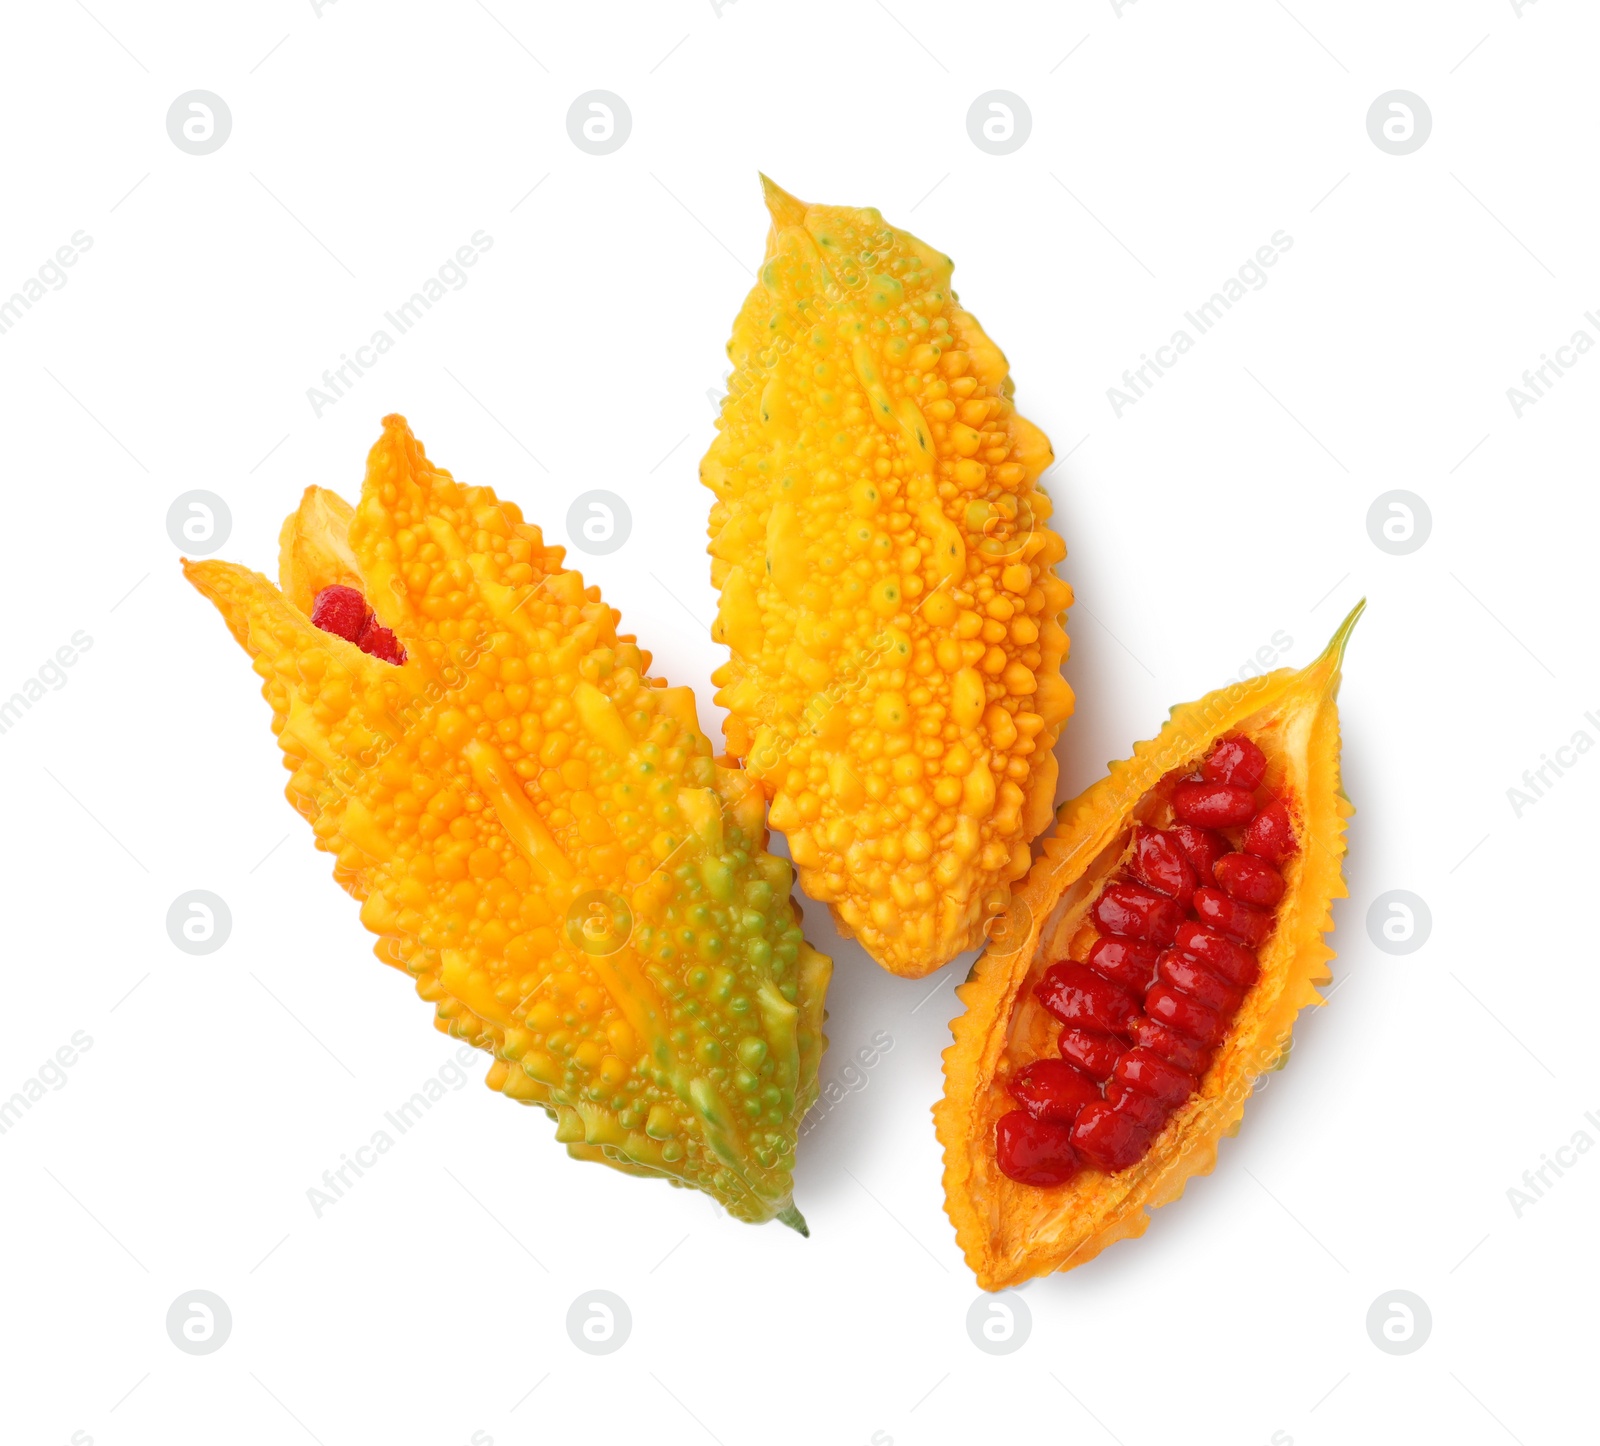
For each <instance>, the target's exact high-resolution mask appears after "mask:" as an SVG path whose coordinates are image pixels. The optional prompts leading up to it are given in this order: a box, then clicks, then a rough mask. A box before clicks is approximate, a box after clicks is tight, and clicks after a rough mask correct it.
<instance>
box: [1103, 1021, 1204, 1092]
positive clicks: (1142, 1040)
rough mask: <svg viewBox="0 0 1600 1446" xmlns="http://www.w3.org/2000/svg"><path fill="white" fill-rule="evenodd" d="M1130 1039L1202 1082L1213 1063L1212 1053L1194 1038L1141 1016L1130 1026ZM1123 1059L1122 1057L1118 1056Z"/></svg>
mask: <svg viewBox="0 0 1600 1446" xmlns="http://www.w3.org/2000/svg"><path fill="white" fill-rule="evenodd" d="M1128 1037H1129V1038H1130V1039H1131V1040H1133V1042H1134V1043H1135V1044H1136V1045H1138V1046H1139V1048H1140V1049H1148V1050H1149V1051H1150V1052H1151V1053H1152V1054H1159V1055H1160V1056H1161V1058H1162V1059H1164V1060H1166V1061H1167V1062H1168V1063H1169V1064H1175V1065H1176V1066H1177V1067H1178V1068H1179V1069H1181V1070H1182V1071H1183V1072H1184V1073H1185V1074H1192V1075H1193V1076H1194V1077H1195V1078H1196V1079H1199V1078H1200V1076H1201V1075H1203V1074H1204V1073H1205V1072H1206V1070H1207V1069H1208V1068H1209V1067H1210V1064H1211V1051H1210V1050H1208V1049H1201V1048H1200V1046H1199V1045H1197V1044H1196V1043H1195V1042H1194V1041H1193V1040H1191V1039H1185V1038H1184V1036H1183V1035H1181V1034H1179V1033H1178V1032H1177V1030H1175V1029H1171V1028H1169V1027H1168V1026H1167V1025H1165V1024H1158V1023H1157V1022H1156V1021H1155V1020H1153V1019H1147V1018H1146V1017H1145V1016H1144V1015H1140V1016H1139V1018H1138V1019H1136V1020H1134V1021H1133V1023H1132V1024H1131V1025H1130V1026H1129V1029H1128ZM1119 1057H1120V1056H1119Z"/></svg>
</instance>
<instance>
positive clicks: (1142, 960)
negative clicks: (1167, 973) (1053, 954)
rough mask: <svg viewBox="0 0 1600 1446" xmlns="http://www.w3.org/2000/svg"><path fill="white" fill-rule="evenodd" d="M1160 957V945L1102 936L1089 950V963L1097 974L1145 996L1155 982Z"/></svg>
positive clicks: (1134, 993) (1138, 994)
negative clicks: (1157, 962) (1157, 961)
mask: <svg viewBox="0 0 1600 1446" xmlns="http://www.w3.org/2000/svg"><path fill="white" fill-rule="evenodd" d="M1160 954H1161V949H1160V946H1159V945H1156V944H1152V943H1150V942H1149V941H1148V940H1146V939H1118V938H1116V937H1114V936H1113V935H1111V934H1102V935H1101V936H1100V937H1099V938H1098V939H1096V940H1095V941H1094V947H1093V948H1092V949H1090V950H1089V959H1088V964H1089V967H1090V968H1091V969H1093V970H1094V972H1095V973H1096V974H1099V975H1101V976H1102V977H1104V978H1106V979H1109V980H1110V981H1111V982H1112V983H1113V984H1115V985H1117V986H1118V987H1119V988H1122V989H1126V990H1127V991H1128V992H1129V993H1130V994H1132V995H1134V996H1136V997H1142V996H1143V994H1144V992H1145V990H1146V989H1148V988H1149V987H1150V985H1151V984H1152V983H1153V982H1154V980H1155V977H1156V960H1157V958H1159V957H1160Z"/></svg>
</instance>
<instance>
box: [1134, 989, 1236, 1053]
mask: <svg viewBox="0 0 1600 1446" xmlns="http://www.w3.org/2000/svg"><path fill="white" fill-rule="evenodd" d="M1144 1012H1145V1013H1146V1014H1148V1015H1149V1016H1150V1017H1151V1018H1152V1019H1153V1020H1155V1021H1156V1022H1157V1023H1158V1024H1165V1025H1166V1026H1168V1028H1170V1029H1175V1030H1177V1031H1178V1033H1179V1034H1181V1035H1184V1036H1186V1037H1187V1038H1189V1039H1192V1040H1194V1041H1195V1042H1196V1043H1197V1044H1202V1045H1204V1046H1205V1047H1206V1048H1207V1049H1212V1048H1215V1046H1217V1045H1218V1044H1220V1043H1221V1042H1222V1041H1223V1039H1224V1038H1226V1036H1227V1033H1228V1021H1227V1020H1226V1019H1224V1018H1223V1017H1222V1016H1221V1015H1220V1014H1218V1013H1217V1012H1216V1010H1214V1009H1207V1008H1206V1007H1205V1005H1203V1004H1201V1003H1200V1002H1199V1001H1198V1000H1195V999H1191V998H1190V997H1189V996H1188V995H1187V994H1180V993H1179V992H1178V991H1177V990H1176V989H1174V988H1173V987H1172V986H1171V985H1170V984H1158V985H1156V987H1155V988H1154V989H1152V990H1151V991H1150V992H1149V993H1148V994H1147V995H1145V997H1144Z"/></svg>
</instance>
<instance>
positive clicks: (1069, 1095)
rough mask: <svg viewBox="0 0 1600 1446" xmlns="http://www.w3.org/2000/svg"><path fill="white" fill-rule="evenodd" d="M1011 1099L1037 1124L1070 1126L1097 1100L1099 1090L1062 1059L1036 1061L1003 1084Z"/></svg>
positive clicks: (1092, 1082) (1091, 1081)
mask: <svg viewBox="0 0 1600 1446" xmlns="http://www.w3.org/2000/svg"><path fill="white" fill-rule="evenodd" d="M1006 1088H1007V1089H1008V1090H1009V1091H1010V1092H1011V1097H1012V1098H1013V1099H1014V1100H1016V1102H1017V1103H1018V1104H1019V1105H1021V1106H1022V1108H1023V1109H1025V1110H1026V1111H1027V1112H1028V1113H1029V1114H1030V1115H1032V1116H1033V1117H1034V1119H1036V1120H1053V1121H1054V1122H1055V1123H1056V1124H1058V1125H1070V1124H1071V1123H1072V1122H1073V1121H1074V1120H1075V1119H1077V1117H1078V1111H1079V1110H1081V1109H1082V1108H1083V1107H1084V1106H1085V1105H1086V1104H1088V1103H1089V1102H1090V1101H1091V1100H1097V1099H1099V1098H1100V1090H1099V1087H1098V1086H1097V1085H1096V1084H1095V1083H1094V1081H1093V1080H1091V1079H1089V1078H1088V1077H1087V1076H1086V1075H1082V1074H1079V1073H1078V1071H1077V1070H1075V1069H1073V1067H1072V1066H1071V1065H1070V1064H1068V1063H1067V1062H1066V1060H1064V1059H1036V1060H1034V1062H1033V1063H1032V1064H1030V1065H1029V1066H1028V1067H1027V1068H1026V1069H1025V1070H1023V1071H1022V1073H1021V1074H1017V1075H1013V1076H1012V1077H1011V1078H1010V1079H1009V1080H1007V1081H1006Z"/></svg>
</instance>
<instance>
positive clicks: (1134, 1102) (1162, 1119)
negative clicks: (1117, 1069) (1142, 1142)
mask: <svg viewBox="0 0 1600 1446" xmlns="http://www.w3.org/2000/svg"><path fill="white" fill-rule="evenodd" d="M1106 1099H1107V1101H1108V1102H1109V1103H1110V1105H1111V1108H1112V1109H1114V1110H1115V1111H1116V1112H1117V1113H1118V1114H1119V1115H1126V1116H1127V1117H1128V1118H1129V1119H1130V1120H1132V1121H1133V1122H1134V1124H1136V1125H1138V1126H1139V1128H1140V1129H1144V1130H1149V1131H1150V1133H1151V1134H1152V1135H1154V1134H1155V1133H1156V1132H1157V1131H1158V1130H1160V1128H1161V1127H1162V1126H1163V1125H1164V1124H1166V1122H1167V1116H1168V1115H1170V1114H1171V1113H1172V1109H1171V1107H1170V1106H1168V1105H1164V1104H1162V1103H1161V1101H1160V1100H1157V1099H1152V1098H1151V1097H1150V1096H1149V1095H1146V1094H1141V1093H1140V1092H1139V1091H1138V1090H1137V1089H1135V1088H1134V1087H1133V1086H1132V1085H1130V1084H1125V1083H1124V1082H1123V1081H1122V1080H1117V1079H1114V1080H1112V1081H1111V1083H1110V1084H1108V1085H1107V1086H1106Z"/></svg>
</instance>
